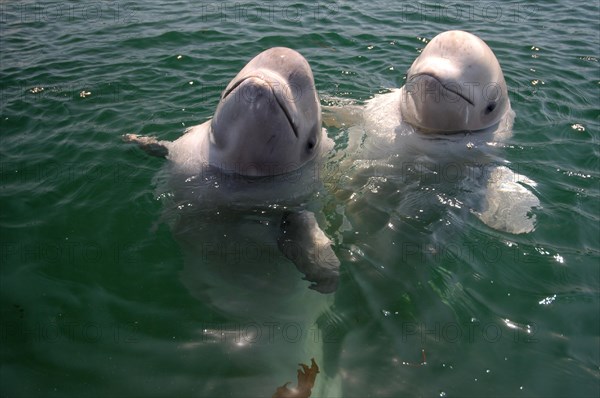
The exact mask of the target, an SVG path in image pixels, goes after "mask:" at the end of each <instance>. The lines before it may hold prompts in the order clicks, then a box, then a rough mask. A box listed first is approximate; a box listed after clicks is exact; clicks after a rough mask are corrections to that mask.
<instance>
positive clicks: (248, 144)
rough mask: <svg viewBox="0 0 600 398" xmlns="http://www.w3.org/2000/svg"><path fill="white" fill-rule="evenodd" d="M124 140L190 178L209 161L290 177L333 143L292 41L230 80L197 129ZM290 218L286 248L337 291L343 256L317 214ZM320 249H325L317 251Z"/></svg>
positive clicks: (316, 285) (232, 169) (225, 168)
mask: <svg viewBox="0 0 600 398" xmlns="http://www.w3.org/2000/svg"><path fill="white" fill-rule="evenodd" d="M124 139H125V141H128V142H133V143H137V144H138V145H139V146H140V147H141V148H142V149H144V150H145V151H146V152H148V153H149V154H151V155H154V156H161V157H166V158H167V159H168V160H169V161H170V162H171V164H172V166H173V170H172V172H173V173H177V174H180V175H184V176H191V177H190V178H193V176H197V175H198V174H202V173H203V172H204V171H205V170H207V169H209V168H210V169H211V170H219V171H220V172H222V173H225V174H228V175H234V174H235V175H238V176H243V177H248V178H256V177H258V178H260V177H268V176H282V175H283V176H285V175H286V174H287V173H293V172H296V171H298V170H300V169H301V168H302V167H303V166H305V165H306V164H307V163H310V162H315V161H318V158H320V157H322V156H323V155H324V154H325V153H326V152H327V151H328V150H330V149H331V148H332V147H333V141H332V140H331V139H330V138H328V137H327V135H326V131H325V130H324V129H323V128H322V127H321V107H320V103H319V99H318V96H317V91H316V89H315V84H314V78H313V74H312V71H311V69H310V66H309V64H308V62H307V61H306V59H305V58H304V57H303V56H302V55H300V54H299V53H298V52H296V51H294V50H292V49H289V48H284V47H275V48H271V49H268V50H266V51H263V52H262V53H260V54H258V55H257V56H256V57H254V58H253V59H252V60H251V61H250V62H249V63H248V64H247V65H246V66H245V67H244V68H243V69H242V70H241V71H240V72H239V73H238V74H237V76H236V77H235V78H233V80H232V81H231V82H230V83H229V84H228V85H227V87H226V88H225V90H224V91H223V93H222V95H221V98H220V101H219V104H218V105H217V109H216V111H215V114H214V117H213V118H212V119H211V120H208V121H206V122H205V123H203V124H200V125H197V126H194V127H191V128H189V129H188V130H187V131H186V132H185V133H184V135H182V136H181V137H179V138H178V139H177V140H175V141H174V142H169V141H158V140H156V139H155V138H153V137H141V136H137V135H135V134H128V135H125V136H124ZM241 185H242V184H240V186H241ZM254 185H255V186H256V184H254ZM234 194H235V193H234ZM276 194H279V195H281V192H278V193H273V192H264V189H263V192H260V190H258V189H255V190H254V191H252V192H250V193H249V194H248V195H246V196H244V193H240V195H238V196H239V197H243V198H245V199H246V200H253V199H254V200H263V199H264V198H265V197H269V195H276ZM253 195H254V197H253ZM284 195H288V196H294V193H293V192H292V193H285V194H284ZM257 196H260V199H257ZM290 217H291V218H293V219H294V220H295V221H296V222H294V223H293V224H290V223H289V222H287V223H286V222H285V219H282V221H281V236H280V237H279V238H278V241H280V242H284V243H282V244H281V247H282V248H283V250H282V251H283V253H284V254H285V255H286V256H287V257H288V258H289V259H290V260H292V262H294V263H295V265H296V266H297V268H298V269H299V270H300V271H301V272H303V273H304V274H305V275H306V278H305V279H307V280H309V281H311V282H313V284H312V285H311V288H312V289H315V290H317V291H320V292H322V293H330V292H333V291H335V289H336V288H337V281H338V278H339V265H340V263H339V260H338V259H337V257H336V256H335V254H334V252H333V249H332V248H331V243H332V242H331V241H330V240H329V239H327V238H326V236H325V234H324V233H323V231H322V230H321V229H320V228H319V226H318V224H316V221H315V220H316V219H315V216H314V214H312V213H310V212H308V211H306V210H304V211H300V212H299V214H298V215H296V216H290V215H288V216H286V218H290ZM292 237H293V238H292ZM292 246H293V247H294V250H291V249H290V247H292ZM315 252H318V253H320V254H321V255H320V256H315V255H314V253H315Z"/></svg>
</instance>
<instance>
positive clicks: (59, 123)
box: [0, 0, 600, 397]
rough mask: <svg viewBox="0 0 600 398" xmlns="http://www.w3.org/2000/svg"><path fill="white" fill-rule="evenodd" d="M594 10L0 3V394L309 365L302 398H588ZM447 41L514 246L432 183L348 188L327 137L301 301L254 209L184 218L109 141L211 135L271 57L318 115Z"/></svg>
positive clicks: (214, 388)
mask: <svg viewBox="0 0 600 398" xmlns="http://www.w3.org/2000/svg"><path fill="white" fill-rule="evenodd" d="M599 19H600V11H599V5H598V2H596V1H566V0H560V1H546V2H525V1H517V2H515V1H508V2H485V1H483V2H461V1H458V2H398V1H389V0H388V1H383V0H371V1H357V2H352V1H328V2H320V1H317V2H308V1H296V2H289V3H288V2H245V1H240V2H200V1H180V0H179V1H170V2H167V1H162V2H161V1H155V0H149V1H145V2H129V1H82V2H79V1H56V2H54V1H49V2H46V1H38V2H30V1H22V2H21V1H2V2H0V89H1V91H0V156H1V157H0V228H1V229H0V247H1V257H0V396H2V397H105V396H119V397H121V396H122V397H134V396H147V397H214V396H248V397H267V396H268V397H270V396H272V394H273V393H274V392H275V389H276V388H277V387H278V386H281V385H283V384H284V383H285V382H288V381H291V382H293V383H292V384H295V382H296V369H297V368H298V364H299V363H305V364H310V359H311V357H315V360H316V362H317V364H318V366H319V367H320V373H319V374H318V375H317V379H316V383H317V384H316V385H315V391H328V392H327V393H323V394H324V395H317V394H316V393H315V394H313V396H317V397H320V396H332V397H333V396H335V397H342V396H343V397H434V396H435V397H480V396H486V397H598V396H600V165H599V159H600V145H599V144H600V141H599V134H600V99H599V98H600V64H599V59H600V29H599V26H598V23H599V22H598V21H599ZM451 29H462V30H467V31H470V32H472V33H475V34H477V35H478V36H480V37H481V38H482V39H484V40H485V41H486V42H487V43H488V44H489V45H490V47H491V48H492V49H493V51H494V52H495V54H496V56H497V58H498V60H499V61H500V64H501V65H502V68H503V72H504V76H505V78H506V81H507V84H508V88H509V95H510V100H511V104H512V109H513V110H514V111H515V114H516V118H515V122H514V127H513V136H512V137H511V138H510V139H509V140H508V141H507V142H506V143H505V145H503V146H502V148H499V149H498V150H499V151H500V152H499V154H500V155H499V156H500V157H501V158H502V159H503V160H504V161H505V165H506V166H507V167H509V168H510V169H511V170H513V171H514V172H517V173H519V174H522V175H525V176H527V177H528V178H529V179H531V180H533V181H535V182H536V185H535V187H530V188H529V189H531V190H532V192H533V193H534V194H535V195H536V196H537V198H538V199H539V201H540V206H539V207H537V208H535V209H534V210H533V213H534V215H535V229H534V230H533V231H532V232H529V233H524V234H511V233H507V232H502V231H498V230H495V229H492V228H489V227H488V226H486V225H485V224H483V223H482V222H481V221H480V219H479V218H477V217H476V216H475V215H474V212H473V211H471V210H472V209H471V208H470V207H469V206H470V202H469V201H468V200H465V198H466V197H468V194H469V192H468V191H469V188H468V186H466V184H465V181H464V180H461V181H458V180H457V181H458V182H457V183H456V184H453V181H452V179H453V178H457V177H455V176H454V177H452V176H451V174H448V173H449V171H448V169H443V168H442V169H440V170H437V173H438V174H435V175H437V176H438V177H439V178H437V179H436V178H432V177H431V175H429V174H428V175H427V176H426V177H423V176H420V175H418V174H417V175H414V174H412V175H410V176H408V175H405V174H404V175H403V174H402V171H403V170H399V171H398V173H400V174H399V177H397V178H390V176H391V175H393V174H394V171H393V170H392V171H390V170H387V171H386V172H385V174H384V175H382V174H381V173H380V174H377V172H374V173H373V175H365V174H364V173H363V174H361V178H354V177H353V175H352V170H345V169H343V167H342V166H343V162H339V163H338V162H337V161H336V159H340V158H344V159H349V158H350V159H351V156H352V154H351V153H349V154H345V153H344V150H345V148H346V147H347V143H348V136H349V129H347V128H345V127H329V128H328V135H329V136H330V137H331V138H332V139H333V140H334V141H335V143H336V146H335V150H334V152H335V156H332V158H331V159H332V160H331V161H330V162H329V163H327V164H326V165H325V166H324V171H323V176H324V178H323V180H324V181H323V185H322V186H321V187H319V188H318V192H317V194H315V195H313V196H312V199H310V203H309V205H310V206H311V208H312V209H315V211H316V213H317V215H318V219H319V220H320V224H321V226H322V228H323V230H324V231H325V232H326V234H327V235H328V236H329V237H331V238H332V240H333V242H334V251H335V253H336V255H337V256H338V258H339V259H340V261H341V277H340V285H339V288H338V290H337V291H336V292H335V294H333V295H320V294H319V293H317V292H315V291H313V290H309V289H307V287H308V282H306V281H302V280H301V277H302V275H301V274H300V273H299V272H298V271H297V270H296V269H295V267H294V266H293V264H292V263H290V262H289V261H288V260H287V259H286V258H285V257H283V256H281V255H280V254H279V253H278V252H277V250H272V249H274V248H276V245H275V246H274V245H273V241H272V240H270V236H271V235H269V233H270V232H269V233H266V232H265V231H267V229H266V228H263V227H262V226H263V225H267V224H269V222H271V224H270V225H271V226H270V227H269V229H268V231H272V230H274V229H276V228H272V225H273V224H272V223H273V220H271V219H269V214H268V211H265V210H264V208H262V207H256V208H253V207H252V206H253V205H252V203H250V204H248V206H247V207H246V208H242V209H239V208H236V209H228V207H227V206H226V205H225V206H224V207H220V208H219V212H220V213H218V214H217V213H215V214H212V215H207V214H209V213H210V211H211V208H208V209H206V208H205V209H203V213H201V216H199V217H198V216H197V215H196V216H197V217H198V218H196V219H194V220H193V222H192V221H189V222H188V220H189V218H186V217H187V216H188V214H189V213H186V212H185V211H183V210H182V212H181V213H180V214H178V213H177V209H178V208H177V207H176V206H175V207H173V203H172V200H171V199H170V197H171V196H170V195H171V193H170V192H169V189H168V188H165V186H164V185H162V183H161V181H160V180H161V178H160V176H161V175H162V174H163V173H164V172H165V170H164V166H165V160H164V159H159V158H154V157H149V156H147V155H146V154H145V153H143V152H142V151H140V150H139V149H138V148H135V147H134V146H131V145H127V144H125V143H124V142H122V140H121V136H122V135H123V134H125V133H138V134H144V135H153V136H156V137H159V138H160V139H164V140H174V139H176V138H177V137H179V136H180V135H181V134H182V132H183V131H184V130H185V129H186V128H187V127H190V126H193V125H196V124H199V123H201V122H204V121H206V120H207V119H208V118H210V117H211V115H212V114H213V112H214V109H215V107H216V105H217V103H218V99H219V96H220V93H221V92H222V90H223V89H224V88H225V86H226V85H227V84H228V82H229V81H230V80H231V79H232V78H233V77H234V76H235V75H236V74H237V72H238V71H239V70H240V69H241V68H242V67H243V66H244V65H245V64H246V63H247V62H248V61H249V60H250V59H251V58H252V57H253V56H254V55H256V54H258V53H259V52H260V51H262V50H264V49H267V48H269V47H273V46H287V47H291V48H293V49H296V50H297V51H299V52H300V53H301V54H303V55H304V56H305V57H306V59H307V60H308V61H309V63H310V65H311V67H312V70H313V73H314V77H315V81H316V87H317V90H318V92H319V95H320V96H321V99H322V105H328V104H332V103H334V104H336V105H340V104H342V105H343V104H354V105H360V104H363V103H364V102H365V101H367V100H368V99H369V98H372V97H373V96H374V95H376V94H378V93H385V92H387V91H388V90H389V89H391V88H397V87H400V86H402V85H403V82H404V75H405V72H406V70H407V69H408V67H409V66H410V64H411V63H412V61H413V60H414V59H415V58H416V57H417V56H418V55H419V51H420V50H421V49H422V48H423V47H424V46H425V45H426V43H427V42H428V41H429V40H431V39H432V38H433V37H434V36H435V35H436V34H438V33H440V32H442V31H446V30H451ZM411 166H415V165H414V164H412V165H411ZM413 169H414V168H411V170H413ZM406 170H408V169H404V171H406ZM421 177H423V178H421ZM440 180H443V181H440ZM349 181H351V182H349ZM406 184H408V185H406ZM267 192H269V191H267ZM428 192H429V194H428ZM357 198H358V199H360V200H358V202H357V200H356V199H357ZM423 198H427V200H423V202H421V201H420V200H421V199H423ZM276 199H277V198H275V197H274V198H273V200H274V201H275V200H276ZM356 203H360V204H361V205H360V206H359V205H356ZM302 204H303V203H302ZM215 212H216V210H215ZM174 213H175V214H174ZM232 213H235V214H236V217H234V216H232V215H231V214H232ZM178 217H179V218H180V219H184V224H185V225H186V229H185V231H186V233H184V235H185V236H184V237H183V238H182V237H181V230H177V225H180V224H181V221H177V219H178ZM190 217H191V216H190ZM240 219H241V220H244V221H243V222H242V223H237V224H236V222H232V220H240ZM265 220H266V221H265ZM242 230H243V231H242ZM256 231H258V232H261V233H262V232H265V234H262V235H261V234H259V233H256ZM242 232H243V233H242ZM220 234H222V235H223V237H221V235H220ZM244 234H245V235H244ZM240 235H243V236H248V235H257V238H256V240H255V241H253V243H252V245H250V244H249V243H248V245H246V243H245V242H248V241H246V240H239V241H237V240H236V236H240ZM258 235H260V236H258ZM223 241H224V242H227V244H226V245H225V246H224V247H225V248H226V250H225V252H223V251H222V250H221V251H219V250H212V248H214V247H217V246H218V245H219V242H223ZM207 242H208V243H207ZM215 245H216V246H215ZM218 270H222V272H219V271H218ZM237 270H239V273H238V271H237ZM225 271H227V272H225ZM190 275H195V278H196V279H197V280H199V281H200V282H201V283H194V281H196V279H194V278H192V277H190ZM209 279H210V282H211V283H212V285H211V289H203V288H202V286H204V285H203V284H202V283H204V282H206V281H207V280H209ZM282 281H283V282H282ZM207 283H208V282H207ZM284 287H285V288H284ZM246 385H248V386H251V387H238V386H246Z"/></svg>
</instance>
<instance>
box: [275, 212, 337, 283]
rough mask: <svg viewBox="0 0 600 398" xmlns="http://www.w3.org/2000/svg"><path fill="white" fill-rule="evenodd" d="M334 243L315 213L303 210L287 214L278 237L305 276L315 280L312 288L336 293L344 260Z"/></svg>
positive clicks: (279, 243)
mask: <svg viewBox="0 0 600 398" xmlns="http://www.w3.org/2000/svg"><path fill="white" fill-rule="evenodd" d="M331 243H332V242H331V240H330V239H329V238H328V237H327V236H326V235H325V233H324V232H323V231H322V230H321V228H319V224H318V223H317V219H316V218H315V215H314V213H312V212H310V211H307V210H302V211H299V212H289V213H286V214H284V216H283V218H282V221H281V236H280V237H279V238H278V239H277V244H278V246H279V249H280V250H281V251H282V252H283V254H284V255H285V256H286V257H287V258H288V259H290V260H291V261H292V262H293V263H294V264H295V265H296V267H297V268H298V270H299V271H300V272H302V273H303V274H304V275H305V278H304V279H306V280H308V281H310V282H313V284H312V285H310V288H311V289H314V290H316V291H318V292H321V293H332V292H334V291H335V290H336V289H337V286H338V281H339V276H340V272H339V269H340V260H339V259H338V258H337V256H336V255H335V253H334V252H333V249H332V248H331Z"/></svg>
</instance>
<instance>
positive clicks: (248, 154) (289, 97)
mask: <svg viewBox="0 0 600 398" xmlns="http://www.w3.org/2000/svg"><path fill="white" fill-rule="evenodd" d="M322 134H323V133H322V129H321V106H320V103H319V99H318V96H317V92H316V89H315V83H314V78H313V74H312V71H311V69H310V66H309V64H308V62H307V61H306V59H304V57H303V56H302V55H300V54H299V53H298V52H296V51H294V50H291V49H289V48H284V47H275V48H270V49H268V50H266V51H263V52H262V53H260V54H258V55H257V56H256V57H254V58H253V59H252V60H251V61H250V62H249V63H248V64H247V65H246V66H245V67H244V68H243V69H242V70H241V71H240V72H239V73H238V74H237V76H236V77H235V78H234V79H233V80H232V81H231V82H230V83H229V84H228V85H227V87H226V88H225V90H224V91H223V93H222V95H221V99H220V102H219V104H218V106H217V109H216V112H215V115H214V117H213V119H212V122H211V124H210V148H209V158H210V163H211V164H215V165H220V166H221V167H222V168H223V169H227V170H232V169H233V170H232V171H234V172H236V173H238V174H242V175H248V176H266V175H275V174H282V173H285V172H289V171H293V170H295V169H298V168H300V167H301V166H302V165H304V164H305V163H306V162H308V161H309V160H311V159H313V158H314V157H315V155H316V154H317V153H318V151H319V147H320V144H321V140H322Z"/></svg>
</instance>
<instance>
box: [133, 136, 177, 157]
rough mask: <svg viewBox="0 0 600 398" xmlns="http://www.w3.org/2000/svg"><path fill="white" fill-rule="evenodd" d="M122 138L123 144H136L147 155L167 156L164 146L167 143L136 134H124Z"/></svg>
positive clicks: (166, 149) (167, 152)
mask: <svg viewBox="0 0 600 398" xmlns="http://www.w3.org/2000/svg"><path fill="white" fill-rule="evenodd" d="M122 138H123V141H125V142H131V143H134V144H137V145H138V146H139V147H140V148H141V149H143V150H144V151H145V152H146V153H147V154H148V155H151V156H156V157H159V158H166V157H167V155H168V154H169V148H167V146H166V145H167V144H168V141H158V140H157V139H156V138H154V137H145V136H140V135H137V134H124V135H123V136H122Z"/></svg>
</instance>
